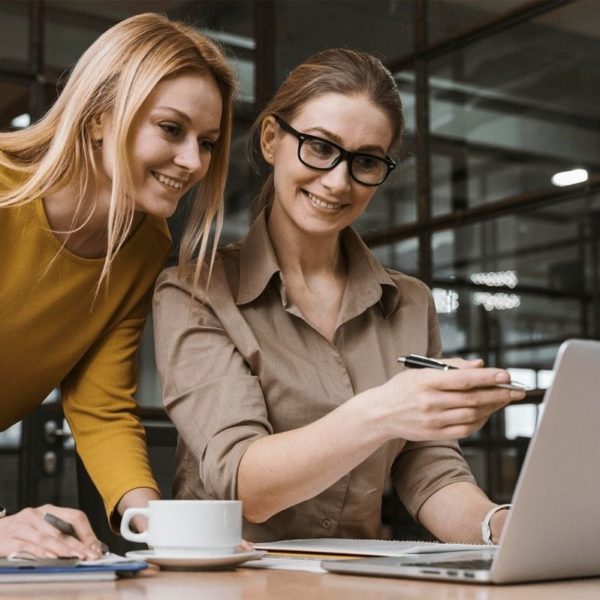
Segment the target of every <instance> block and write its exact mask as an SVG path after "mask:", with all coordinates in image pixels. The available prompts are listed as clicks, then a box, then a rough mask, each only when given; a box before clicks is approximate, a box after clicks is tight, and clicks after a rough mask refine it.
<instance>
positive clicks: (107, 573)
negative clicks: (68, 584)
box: [0, 555, 148, 583]
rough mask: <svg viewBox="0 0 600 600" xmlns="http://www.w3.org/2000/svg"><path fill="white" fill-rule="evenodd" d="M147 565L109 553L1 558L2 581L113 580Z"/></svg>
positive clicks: (138, 570)
mask: <svg viewBox="0 0 600 600" xmlns="http://www.w3.org/2000/svg"><path fill="white" fill-rule="evenodd" d="M147 568H148V563H146V562H144V561H132V560H128V559H126V558H124V557H117V556H116V555H110V556H108V557H107V558H104V559H100V560H97V561H78V560H77V559H69V558H66V559H65V558H56V559H35V558H28V559H18V558H17V559H15V558H1V559H0V583H31V582H48V581H110V580H114V579H116V578H117V577H121V576H130V575H135V574H137V573H139V572H140V571H143V570H144V569H147Z"/></svg>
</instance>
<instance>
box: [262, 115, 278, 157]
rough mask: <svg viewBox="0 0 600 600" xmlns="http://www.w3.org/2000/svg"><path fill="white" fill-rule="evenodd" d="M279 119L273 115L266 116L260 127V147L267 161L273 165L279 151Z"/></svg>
mask: <svg viewBox="0 0 600 600" xmlns="http://www.w3.org/2000/svg"><path fill="white" fill-rule="evenodd" d="M277 129H278V126H277V121H275V117H273V116H272V115H268V116H267V117H265V119H264V121H263V122H262V125H261V128H260V149H261V151H262V154H263V158H264V159H265V161H266V162H267V163H268V164H270V165H271V166H273V164H274V162H275V155H276V152H277V141H278V136H277Z"/></svg>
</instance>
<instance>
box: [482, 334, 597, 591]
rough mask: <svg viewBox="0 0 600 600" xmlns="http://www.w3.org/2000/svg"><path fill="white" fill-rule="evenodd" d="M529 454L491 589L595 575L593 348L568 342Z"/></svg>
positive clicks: (591, 343) (562, 349)
mask: <svg viewBox="0 0 600 600" xmlns="http://www.w3.org/2000/svg"><path fill="white" fill-rule="evenodd" d="M554 372H555V378H554V381H553V383H552V385H551V387H550V388H549V389H548V390H547V391H546V395H545V397H544V410H543V413H542V417H541V420H540V423H539V424H538V429H537V431H536V433H535V435H534V437H533V439H532V441H531V444H530V446H529V449H528V452H527V456H526V459H525V463H524V465H523V468H522V470H521V474H520V477H519V480H518V483H517V487H516V490H515V494H514V497H513V508H512V510H511V511H510V514H509V517H508V519H507V522H506V526H505V528H504V531H503V534H502V537H501V539H500V544H499V546H500V547H499V549H498V551H497V553H496V557H495V559H494V562H493V565H492V571H491V578H492V580H493V581H494V582H497V583H502V582H516V581H532V580H536V579H538V580H541V579H559V578H567V577H580V576H586V575H600V558H599V557H600V452H599V451H598V445H599V440H600V342H596V341H585V340H569V341H567V342H565V343H564V344H562V346H561V347H560V349H559V352H558V355H557V357H556V361H555V363H554Z"/></svg>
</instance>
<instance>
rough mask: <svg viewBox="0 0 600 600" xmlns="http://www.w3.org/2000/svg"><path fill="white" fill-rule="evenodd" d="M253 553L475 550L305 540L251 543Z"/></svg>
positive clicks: (424, 544)
mask: <svg viewBox="0 0 600 600" xmlns="http://www.w3.org/2000/svg"><path fill="white" fill-rule="evenodd" d="M254 547H255V548H256V549H257V550H267V551H268V552H269V554H270V555H273V554H289V555H298V554H302V555H306V556H312V555H321V556H322V555H332V556H333V555H342V556H348V557H357V556H405V555H406V554H434V553H437V552H458V551H464V550H475V549H477V548H480V547H481V545H480V544H479V545H476V544H440V543H439V542H413V541H398V540H359V539H355V540H354V539H347V538H309V539H298V540H279V541H276V542H260V543H255V544H254Z"/></svg>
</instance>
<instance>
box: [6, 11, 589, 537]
mask: <svg viewBox="0 0 600 600" xmlns="http://www.w3.org/2000/svg"><path fill="white" fill-rule="evenodd" d="M147 11H155V12H162V13H166V14H168V15H169V16H171V17H174V18H179V19H182V20H185V21H187V22H191V23H194V24H196V25H197V27H198V28H199V29H200V30H202V31H203V32H204V33H205V34H207V35H209V36H210V37H212V38H214V39H215V40H217V41H219V42H220V43H221V44H222V45H223V47H224V48H225V49H226V51H227V53H228V55H229V57H230V59H231V61H232V62H233V64H234V65H235V67H236V69H237V72H238V76H239V81H240V92H239V96H238V98H237V102H236V104H237V106H236V121H235V131H234V139H233V146H232V147H233V155H232V160H231V171H230V176H229V182H228V187H227V193H226V206H225V210H226V220H225V228H224V234H223V243H226V242H228V241H232V240H237V239H239V238H240V237H242V236H243V235H244V233H245V232H246V230H247V228H248V225H249V214H250V213H249V207H250V204H251V199H252V195H253V190H254V189H255V187H256V180H255V178H254V177H253V175H252V173H251V171H250V169H249V167H248V164H247V160H246V153H245V150H246V142H247V132H248V128H249V126H250V124H251V123H252V120H253V117H254V116H255V115H257V114H258V112H259V111H260V109H261V108H262V107H263V106H264V104H265V102H266V100H267V99H268V98H269V97H270V96H271V94H272V92H273V91H274V90H275V89H276V87H277V86H278V85H279V83H280V82H281V81H282V80H283V79H284V77H285V76H286V74H287V72H288V71H289V70H290V69H291V68H292V67H294V66H295V65H296V64H298V63H299V62H301V61H302V60H303V59H305V58H306V57H308V56H309V55H311V54H313V53H314V52H316V51H318V50H321V49H323V48H328V47H335V46H349V47H354V48H359V49H362V50H365V51H368V52H371V53H373V54H375V55H377V56H378V57H380V58H381V59H382V61H383V62H384V63H385V64H386V65H387V66H388V67H389V68H390V70H391V71H392V72H393V74H394V76H395V78H396V80H397V82H398V85H399V87H400V90H401V92H402V96H403V101H404V106H405V110H406V117H407V123H408V128H407V135H406V140H405V145H404V152H403V158H402V162H401V165H400V168H398V169H397V170H396V172H395V173H394V175H393V176H392V177H390V179H389V180H388V181H387V182H386V183H385V184H384V186H382V188H381V189H380V190H379V191H378V192H377V194H376V196H375V198H374V199H373V201H372V203H371V206H370V207H369V208H368V210H367V212H366V214H365V215H364V216H363V218H361V221H360V224H359V229H360V231H361V233H362V234H363V236H364V237H365V239H366V241H367V242H368V244H369V245H370V246H371V247H372V249H373V251H374V252H375V253H376V255H377V256H378V257H379V258H380V259H381V261H382V262H383V263H384V264H385V265H387V266H389V267H392V268H395V269H399V270H401V271H404V272H406V273H409V274H412V275H416V276H418V277H420V278H421V279H423V280H425V281H426V282H427V283H428V284H429V285H430V286H431V288H432V289H433V293H434V296H435V300H436V306H437V310H438V313H439V319H440V325H441V332H442V339H443V346H444V352H445V354H446V355H448V356H451V355H461V356H465V357H472V356H481V357H483V358H484V359H485V361H486V362H487V363H488V364H490V365H498V366H505V367H508V368H509V369H511V370H512V371H513V375H514V377H515V379H518V380H520V381H523V382H526V383H529V384H531V385H532V386H533V387H535V388H537V389H536V391H535V392H533V393H531V394H530V395H529V396H528V399H527V401H526V402H524V403H522V404H521V405H519V406H512V407H510V408H508V409H506V410H505V411H503V412H502V413H501V414H498V415H495V416H494V417H493V418H492V419H491V420H490V422H489V423H488V425H487V426H486V427H485V429H484V430H483V431H482V432H479V433H478V434H475V435H473V436H472V437H471V438H469V439H468V440H464V441H463V442H462V445H463V448H464V451H465V454H466V456H467V458H468V460H469V462H470V463H471V466H472V468H473V470H474V472H475V474H476V477H477V479H478V481H479V483H480V485H482V487H483V488H484V489H485V490H486V491H487V492H488V494H489V495H490V496H491V497H492V499H494V500H496V501H498V502H504V501H508V500H509V499H510V497H511V494H512V492H513V489H514V485H515V481H516V477H517V475H518V471H519V468H520V465H521V462H522V459H523V455H524V452H525V450H526V447H527V443H528V440H529V438H530V436H531V434H532V432H533V430H534V428H535V423H536V419H537V418H538V417H539V412H540V407H539V402H540V400H541V398H542V395H543V389H544V388H546V387H547V386H548V385H549V384H550V382H551V380H552V372H551V369H552V363H553V360H554V357H555V355H556V352H557V350H558V347H559V345H560V343H561V342H562V341H563V340H565V339H567V338H570V337H582V338H596V339H597V338H600V197H599V194H598V190H599V188H600V185H599V183H600V178H599V173H600V166H599V162H600V158H599V157H600V135H599V133H600V103H599V102H598V92H597V90H598V88H599V86H600V55H599V53H598V44H599V43H600V39H599V38H600V1H598V0H577V1H569V0H540V1H524V0H254V1H252V0H242V1H233V0H232V1H230V0H213V1H190V0H170V1H169V0H166V1H154V0H147V1H126V0H118V1H112V0H78V1H62V0H45V1H44V0H31V1H28V0H2V1H0V129H7V128H19V127H24V126H26V125H27V124H28V123H30V122H32V121H33V120H35V119H37V118H38V117H39V116H40V115H41V114H43V113H44V111H45V110H46V109H47V108H48V106H49V105H50V104H51V103H52V102H53V100H54V98H55V97H56V92H57V87H58V88H60V81H61V77H62V76H63V74H64V73H65V72H67V71H68V69H69V68H70V66H71V65H72V64H73V63H74V62H75V61H76V60H77V58H78V57H79V56H80V54H81V53H82V52H83V51H84V50H85V48H86V47H88V46H89V45H90V44H91V43H92V42H93V41H94V40H95V39H96V38H97V37H98V36H99V35H100V34H101V33H102V32H103V31H105V30H106V29H108V28H109V27H110V26H112V25H113V24H114V23H116V22H118V21H119V20H121V19H124V18H127V17H128V16H131V15H133V14H136V13H141V12H147ZM594 90H596V91H594ZM182 221H183V213H181V214H178V215H176V216H175V217H174V218H173V219H172V222H171V228H172V231H173V235H174V238H175V239H176V240H177V238H178V236H179V235H180V232H181V227H182ZM1 310H2V308H1V307H0V312H1ZM0 318H3V319H4V318H10V315H6V314H3V313H2V314H1V317H0ZM28 335H35V332H29V333H28ZM0 343H1V340H0ZM49 350H50V351H51V349H49ZM153 361H154V359H153V347H152V332H151V329H150V327H148V328H147V331H146V333H145V336H144V343H143V347H142V349H141V355H140V366H141V382H140V390H139V393H138V397H139V401H140V404H141V405H142V407H143V417H144V421H145V423H146V424H147V425H148V431H149V441H150V444H151V446H152V458H153V462H154V464H155V468H156V470H157V473H158V475H159V479H160V480H161V484H163V485H164V487H165V493H168V485H169V479H170V472H171V461H172V447H173V443H174V439H175V436H174V432H173V430H172V428H171V427H170V426H169V425H168V423H167V422H166V421H165V418H164V415H163V414H162V409H161V408H160V406H161V402H160V391H159V388H158V382H157V378H156V373H155V369H154V362H153ZM34 368H35V365H32V369H34ZM58 399H59V395H58V392H54V393H53V394H52V395H51V397H50V398H49V399H48V400H47V402H46V403H45V404H44V406H43V408H42V410H41V411H38V414H36V415H35V416H34V417H32V418H30V419H27V420H26V421H25V422H24V423H23V424H19V425H17V426H15V427H13V428H11V429H10V430H8V431H7V432H4V433H0V490H2V494H1V498H0V499H1V500H2V501H3V504H7V505H8V506H9V508H10V509H11V510H15V509H16V508H18V507H19V506H23V505H25V504H38V503H40V502H45V501H52V502H55V503H66V504H72V505H75V504H76V503H77V489H76V482H75V479H76V477H75V467H74V451H73V443H72V440H70V438H69V432H68V429H66V428H65V427H64V423H63V421H62V416H61V414H60V408H59V404H58ZM570 400H571V401H573V403H574V410H576V406H575V403H576V398H573V399H570ZM396 508H397V507H396V506H395V505H394V504H393V501H392V500H390V501H389V503H387V502H386V505H385V507H384V517H385V521H386V523H387V524H388V529H387V532H388V533H389V535H397V533H396V532H397V531H399V529H398V527H399V526H400V525H401V524H400V525H399V524H398V522H397V519H396V517H395V516H393V515H395V514H396ZM404 524H406V523H404Z"/></svg>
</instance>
